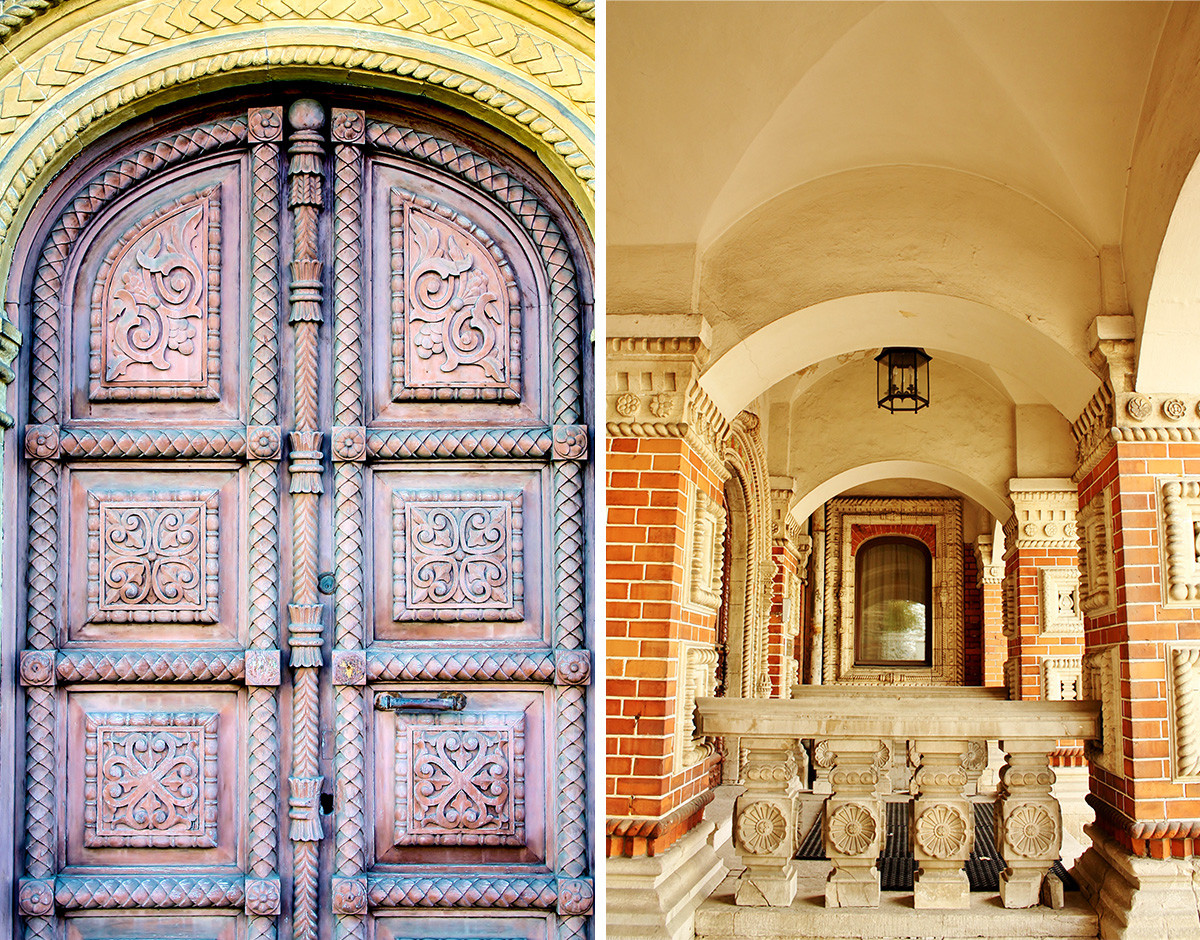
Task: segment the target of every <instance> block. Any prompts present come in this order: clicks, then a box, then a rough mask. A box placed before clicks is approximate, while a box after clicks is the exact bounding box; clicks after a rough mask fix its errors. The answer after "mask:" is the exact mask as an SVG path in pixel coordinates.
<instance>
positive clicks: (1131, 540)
mask: <svg viewBox="0 0 1200 940" xmlns="http://www.w3.org/2000/svg"><path fill="white" fill-rule="evenodd" d="M1185 474H1186V475H1200V444H1198V443H1177V442H1170V443H1167V442H1161V443H1159V442H1153V443H1142V442H1136V443H1135V442H1124V441H1122V442H1118V443H1117V444H1116V445H1115V446H1114V447H1113V448H1112V450H1111V451H1110V452H1109V453H1108V454H1107V455H1106V456H1105V457H1104V458H1103V459H1101V461H1100V462H1099V464H1097V466H1096V467H1095V469H1093V470H1092V471H1091V473H1089V474H1088V475H1087V476H1086V477H1085V478H1084V479H1083V480H1082V481H1081V483H1080V488H1079V494H1080V495H1079V500H1080V506H1081V507H1082V506H1084V505H1086V504H1088V503H1090V502H1091V501H1092V499H1093V498H1095V496H1096V495H1097V494H1098V493H1099V492H1100V491H1101V490H1102V489H1103V488H1104V487H1106V486H1111V487H1112V490H1111V493H1112V514H1113V529H1114V532H1113V550H1114V553H1115V567H1116V578H1117V583H1116V592H1117V611H1116V613H1115V614H1107V615H1105V616H1102V617H1098V618H1092V617H1089V618H1087V620H1086V621H1085V635H1086V644H1087V648H1088V649H1089V650H1092V649H1096V648H1099V647H1106V646H1110V645H1112V644H1117V645H1118V649H1119V658H1120V682H1121V698H1122V712H1121V727H1122V732H1121V733H1122V737H1123V739H1124V747H1123V761H1122V764H1123V772H1122V773H1119V774H1117V773H1111V772H1109V771H1107V770H1105V769H1104V768H1102V767H1098V766H1096V765H1095V764H1093V766H1092V771H1091V776H1092V793H1093V794H1095V795H1096V796H1097V797H1098V798H1099V799H1100V800H1101V801H1102V802H1103V803H1105V804H1107V805H1108V806H1111V807H1114V808H1115V809H1116V810H1118V811H1119V813H1120V814H1123V815H1124V816H1125V817H1128V818H1129V819H1133V820H1138V821H1158V820H1165V819H1181V818H1182V819H1196V818H1200V783H1173V782H1172V781H1171V768H1170V765H1169V764H1170V738H1169V735H1170V719H1169V717H1168V709H1169V704H1168V699H1167V657H1168V647H1167V644H1168V643H1170V642H1172V641H1176V640H1200V607H1183V608H1180V607H1172V608H1164V607H1163V606H1162V603H1161V600H1162V571H1161V565H1160V561H1159V533H1158V512H1157V506H1158V495H1157V486H1156V484H1155V476H1156V475H1163V476H1168V475H1170V476H1178V475H1185ZM1098 816H1099V818H1100V822H1101V824H1102V825H1104V826H1105V828H1107V829H1109V831H1110V832H1111V833H1112V834H1113V835H1114V836H1115V837H1116V838H1117V839H1118V840H1119V841H1120V842H1122V843H1123V844H1124V845H1125V847H1126V848H1128V849H1129V850H1130V851H1133V852H1135V853H1137V854H1146V855H1153V856H1156V857H1166V856H1169V855H1176V856H1190V855H1194V854H1197V853H1196V851H1195V849H1196V846H1195V845H1194V840H1192V839H1188V838H1176V839H1171V838H1159V839H1133V838H1131V836H1130V834H1129V832H1128V831H1127V830H1125V829H1124V827H1122V826H1120V825H1116V824H1114V820H1113V819H1112V818H1109V817H1108V816H1107V815H1106V814H1105V813H1103V812H1101V813H1098Z"/></svg>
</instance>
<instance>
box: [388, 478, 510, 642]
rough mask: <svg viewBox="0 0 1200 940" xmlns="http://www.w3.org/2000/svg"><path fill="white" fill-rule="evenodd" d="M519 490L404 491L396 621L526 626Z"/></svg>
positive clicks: (395, 573)
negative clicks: (520, 622)
mask: <svg viewBox="0 0 1200 940" xmlns="http://www.w3.org/2000/svg"><path fill="white" fill-rule="evenodd" d="M521 516H522V494H521V492H520V491H519V490H498V489H497V490H490V489H457V490H396V491H395V492H394V493H393V496H392V562H393V566H392V588H393V592H392V599H393V600H392V615H393V618H394V619H395V620H396V621H397V622H403V621H422V620H435V621H436V620H470V621H476V620H521V619H522V618H523V617H524V616H525V605H524V591H525V587H524V576H523V571H524V554H523V553H524V544H523V541H522V531H521V530H522V518H521Z"/></svg>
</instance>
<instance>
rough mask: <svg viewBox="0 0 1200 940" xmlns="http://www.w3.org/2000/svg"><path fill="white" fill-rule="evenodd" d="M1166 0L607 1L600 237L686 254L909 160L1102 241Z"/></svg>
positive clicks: (1110, 227)
mask: <svg viewBox="0 0 1200 940" xmlns="http://www.w3.org/2000/svg"><path fill="white" fill-rule="evenodd" d="M1167 6H1168V5H1167V4H1165V3H1157V2H1106V3H1097V2H1090V3H1076V2H994V3H976V2H951V3H912V2H889V3H827V2H809V3H758V2H710V3H702V4H701V3H676V2H646V0H632V2H631V0H610V2H609V3H608V4H607V50H608V52H607V56H608V86H607V89H608V90H607V132H606V133H607V139H608V166H607V169H606V185H607V204H608V241H609V243H610V244H612V245H639V244H641V245H646V244H655V245H680V244H693V245H697V246H698V248H699V252H700V253H701V254H703V252H704V250H705V249H706V248H707V246H708V245H709V244H711V243H712V242H713V241H714V240H715V239H717V238H719V237H720V236H721V234H722V233H723V232H725V231H726V230H727V229H728V228H729V227H730V226H731V225H733V224H734V223H736V222H737V221H738V220H739V219H741V218H743V217H744V216H745V215H747V214H748V213H749V212H751V211H753V210H754V209H755V208H756V207H758V206H761V205H763V204H765V203H767V202H769V201H770V200H771V199H773V198H774V197H776V196H777V195H779V194H781V193H783V192H786V191H788V190H789V189H793V188H795V187H797V186H801V185H804V184H805V183H808V182H810V181H813V180H816V179H819V178H823V177H828V176H831V175H833V174H837V173H843V172H846V171H849V170H855V169H861V168H866V167H876V166H923V167H938V168H945V169H950V170H954V171H958V172H961V173H967V174H973V175H977V176H979V177H982V178H985V179H988V180H992V181H995V182H998V183H1001V184H1003V185H1004V186H1007V187H1010V188H1011V189H1013V190H1015V191H1017V192H1019V193H1021V194H1023V195H1025V196H1026V197H1028V198H1029V199H1030V200H1032V201H1033V202H1036V203H1039V204H1041V205H1044V206H1045V207H1047V208H1048V209H1049V211H1051V212H1052V213H1054V214H1056V215H1058V216H1060V217H1061V218H1062V219H1063V220H1064V222H1065V223H1066V224H1067V225H1069V226H1070V227H1072V228H1074V229H1076V230H1077V231H1078V232H1079V233H1080V234H1081V235H1082V237H1083V238H1084V239H1086V240H1087V241H1088V242H1089V243H1090V244H1092V245H1093V246H1097V247H1098V246H1101V245H1105V244H1115V243H1117V242H1119V240H1120V235H1121V219H1122V209H1123V206H1124V196H1125V185H1126V177H1127V172H1128V166H1129V161H1130V155H1131V152H1132V149H1133V142H1134V135H1135V133H1136V131H1137V126H1138V120H1139V116H1140V111H1141V105H1142V101H1143V97H1144V94H1145V90H1146V83H1147V79H1148V75H1149V71H1150V66H1151V62H1152V60H1153V56H1154V53H1155V50H1156V48H1157V44H1158V39H1159V35H1160V32H1161V30H1162V25H1163V21H1164V18H1165V16H1166V12H1167Z"/></svg>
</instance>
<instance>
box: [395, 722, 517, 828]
mask: <svg viewBox="0 0 1200 940" xmlns="http://www.w3.org/2000/svg"><path fill="white" fill-rule="evenodd" d="M395 824H396V830H395V836H394V839H393V841H394V842H395V844H396V845H524V844H525V715H524V713H523V712H487V713H470V712H463V713H458V714H453V715H397V716H396V820H395Z"/></svg>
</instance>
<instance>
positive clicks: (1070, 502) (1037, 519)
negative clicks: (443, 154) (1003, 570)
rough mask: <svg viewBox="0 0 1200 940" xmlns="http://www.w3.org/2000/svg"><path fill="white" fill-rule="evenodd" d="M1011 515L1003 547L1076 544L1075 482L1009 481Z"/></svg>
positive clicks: (1076, 499) (1046, 546) (1071, 547)
mask: <svg viewBox="0 0 1200 940" xmlns="http://www.w3.org/2000/svg"><path fill="white" fill-rule="evenodd" d="M1008 494H1009V497H1010V498H1011V499H1012V503H1013V510H1014V511H1013V518H1012V520H1010V522H1009V524H1007V525H1006V526H1005V534H1006V535H1009V538H1008V539H1007V540H1006V544H1005V550H1006V551H1013V550H1014V549H1026V548H1055V549H1059V548H1065V549H1071V550H1074V549H1076V548H1077V547H1078V544H1079V542H1078V536H1077V534H1076V519H1075V515H1076V507H1077V506H1078V505H1079V495H1078V492H1077V491H1076V489H1075V484H1074V483H1072V482H1071V481H1070V480H1060V479H1015V480H1009V482H1008Z"/></svg>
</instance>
